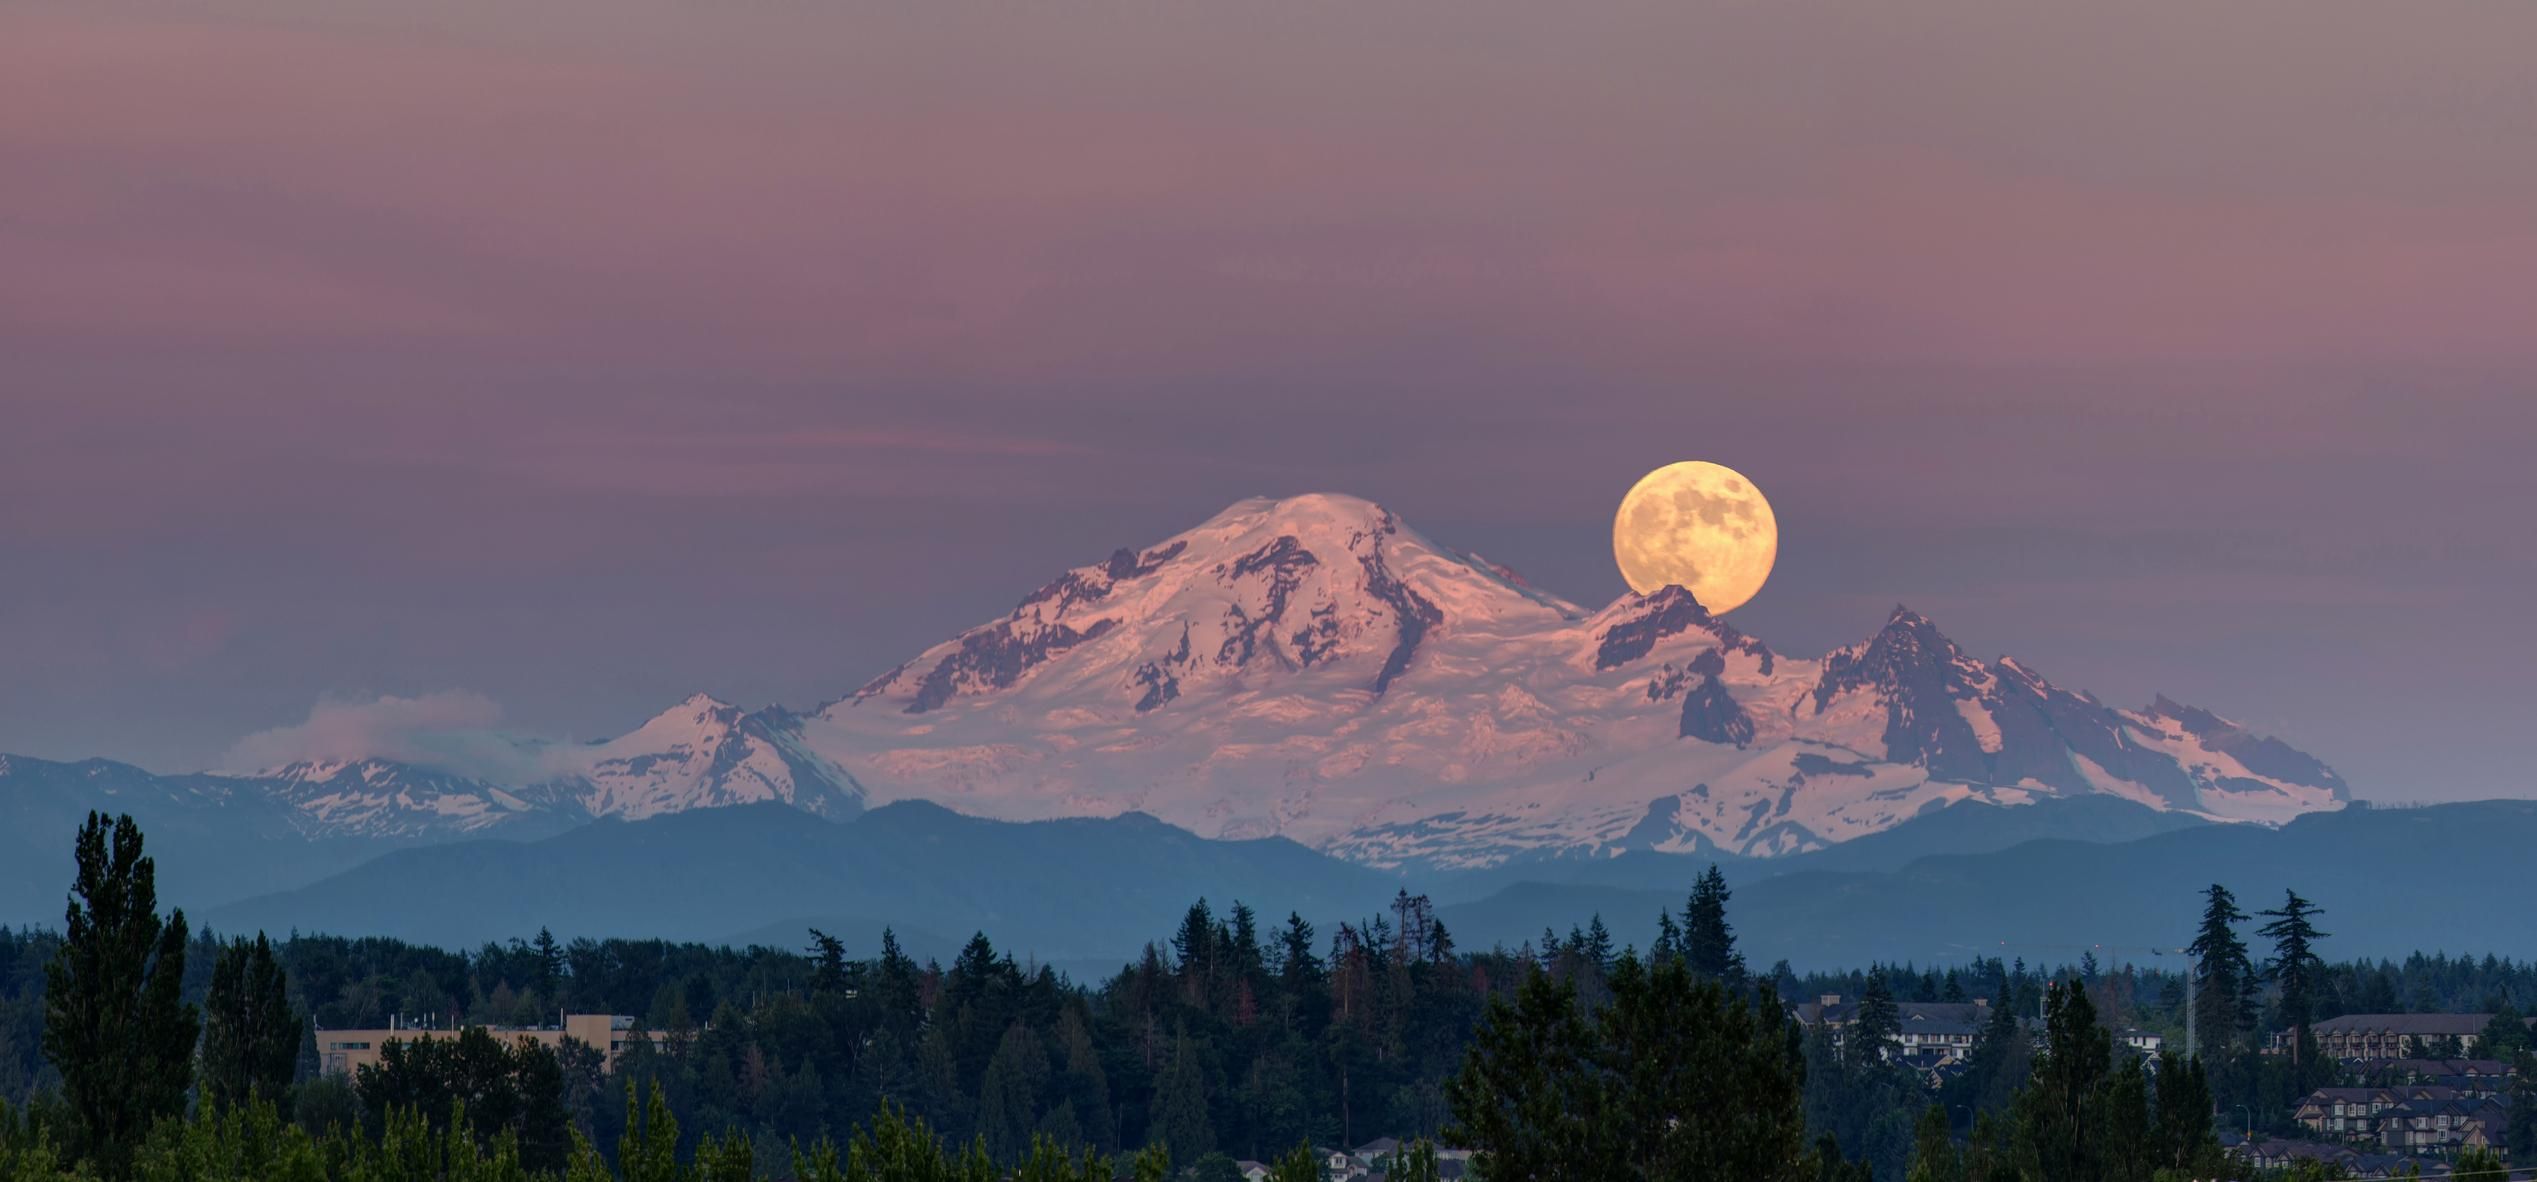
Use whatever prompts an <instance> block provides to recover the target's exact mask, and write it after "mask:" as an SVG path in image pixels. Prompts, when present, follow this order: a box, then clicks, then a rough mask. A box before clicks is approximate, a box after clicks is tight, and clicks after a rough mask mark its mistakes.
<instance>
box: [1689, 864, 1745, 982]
mask: <svg viewBox="0 0 2537 1182" xmlns="http://www.w3.org/2000/svg"><path fill="white" fill-rule="evenodd" d="M1731 897H1733V893H1732V892H1730V891H1728V890H1727V879H1726V875H1724V874H1721V873H1719V871H1718V866H1717V864H1716V863H1714V862H1712V863H1710V865H1709V869H1708V870H1707V871H1705V872H1703V873H1702V874H1701V876H1700V880H1699V881H1698V882H1696V883H1693V884H1692V888H1691V901H1690V903H1689V904H1688V905H1687V906H1685V907H1684V908H1683V935H1682V941H1683V945H1682V946H1683V954H1684V956H1685V958H1686V959H1688V960H1689V961H1690V962H1691V971H1692V972H1694V973H1698V974H1700V975H1701V976H1704V977H1708V978H1710V979H1711V980H1718V981H1727V980H1735V979H1739V978H1741V977H1743V976H1744V954H1743V953H1740V952H1737V951H1736V950H1735V928H1734V927H1732V926H1731V925H1729V924H1728V923H1727V900H1728V899H1729V898H1731Z"/></svg>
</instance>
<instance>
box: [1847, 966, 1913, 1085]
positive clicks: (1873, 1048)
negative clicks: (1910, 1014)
mask: <svg viewBox="0 0 2537 1182" xmlns="http://www.w3.org/2000/svg"><path fill="white" fill-rule="evenodd" d="M1902 1033H1903V1015H1902V1009H1901V1007H1899V1006H1897V1005H1896V1004H1894V991H1893V990H1892V989H1891V988H1890V987H1888V986H1887V985H1886V983H1885V970H1883V969H1881V968H1880V969H1874V970H1871V971H1870V972H1869V973H1868V981H1867V989H1866V991H1865V992H1863V993H1861V994H1860V995H1859V1009H1858V1013H1857V1014H1856V1015H1854V1016H1853V1017H1852V1018H1851V1019H1850V1023H1849V1025H1848V1026H1847V1027H1846V1028H1844V1029H1843V1030H1842V1032H1841V1034H1842V1043H1841V1053H1842V1057H1843V1058H1844V1059H1845V1060H1847V1061H1848V1063H1849V1065H1850V1067H1851V1069H1852V1070H1853V1071H1856V1070H1860V1069H1863V1068H1867V1067H1874V1066H1877V1065H1879V1064H1882V1063H1884V1062H1885V1061H1886V1060H1887V1059H1888V1058H1890V1057H1891V1056H1892V1055H1893V1053H1894V1052H1895V1051H1896V1050H1897V1049H1899V1040H1900V1039H1901V1037H1902Z"/></svg>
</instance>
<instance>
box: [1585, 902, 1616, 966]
mask: <svg viewBox="0 0 2537 1182" xmlns="http://www.w3.org/2000/svg"><path fill="white" fill-rule="evenodd" d="M1577 945H1578V953H1579V954H1580V955H1581V956H1583V957H1584V958H1585V962H1586V963H1587V964H1588V965H1590V966H1592V967H1593V968H1594V971H1595V972H1596V973H1597V974H1606V973H1610V972H1611V971H1612V929H1610V928H1607V927H1605V926H1603V915H1602V913H1601V912H1597V913H1596V914H1595V917H1594V922H1592V923H1590V924H1587V925H1586V932H1585V936H1584V938H1583V939H1581V940H1579V941H1577Z"/></svg>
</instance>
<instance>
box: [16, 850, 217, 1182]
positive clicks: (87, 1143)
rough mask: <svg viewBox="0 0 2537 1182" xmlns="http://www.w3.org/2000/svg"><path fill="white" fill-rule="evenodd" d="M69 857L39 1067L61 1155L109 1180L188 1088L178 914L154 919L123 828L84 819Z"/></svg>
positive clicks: (189, 1034)
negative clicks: (56, 1082)
mask: <svg viewBox="0 0 2537 1182" xmlns="http://www.w3.org/2000/svg"><path fill="white" fill-rule="evenodd" d="M74 849H75V852H76V853H75V856H76V861H77V863H78V876H77V878H75V879H74V880H73V881H72V884H71V899H70V902H69V905H68V907H67V909H66V910H65V912H64V924H63V930H62V943H61V948H60V950H59V951H57V952H56V953H55V954H54V956H53V960H52V962H51V963H49V964H47V965H45V966H44V983H45V990H44V1037H43V1046H44V1056H45V1058H46V1059H48V1060H50V1061H51V1062H52V1064H53V1066H54V1068H55V1069H57V1070H59V1071H60V1072H61V1075H62V1102H63V1106H64V1114H63V1115H64V1117H65V1120H64V1129H63V1131H64V1133H65V1134H66V1137H67V1140H68V1142H69V1144H68V1146H67V1148H68V1149H69V1150H70V1151H71V1152H72V1153H73V1154H74V1155H76V1156H78V1157H80V1158H83V1159H85V1160H88V1161H90V1162H92V1163H94V1164H96V1166H97V1167H98V1170H99V1172H100V1173H103V1174H105V1175H107V1176H108V1177H120V1176H121V1175H122V1174H123V1173H124V1172H125V1171H126V1170H127V1169H128V1168H129V1165H130V1162H131V1156H132V1151H133V1149H134V1148H135V1147H136V1146H138V1145H139V1144H140V1143H141V1138H142V1135H143V1134H145V1133H147V1132H148V1131H149V1128H150V1125H151V1123H152V1122H154V1121H157V1120H159V1119H161V1118H164V1117H169V1116H175V1115H177V1114H180V1113H182V1112H183V1111H184V1110H185V1092H186V1089H187V1088H188V1087H189V1086H190V1085H191V1084H192V1082H193V1077H194V1070H193V1069H194V1037H195V1033H196V1030H197V1029H198V1018H197V1015H196V1013H195V1010H194V1007H193V1006H192V1005H189V1004H187V1003H186V1002H185V1000H184V998H183V996H182V993H181V990H182V989H183V983H184V979H185V912H184V911H183V910H181V909H180V910H177V911H175V912H173V913H172V914H170V915H169V916H168V918H167V919H165V920H161V919H160V918H159V914H158V868H157V864H156V863H155V862H153V861H152V860H151V859H150V858H148V857H147V856H145V855H143V853H142V852H141V828H140V826H138V825H135V824H133V822H132V818H131V817H129V816H121V817H117V818H115V819H114V820H113V821H112V822H111V823H109V822H108V821H107V820H106V817H105V815H104V814H102V813H95V812H91V813H89V814H88V820H87V822H86V823H84V824H82V825H81V826H80V829H79V837H78V839H77V842H76V844H75V846H74Z"/></svg>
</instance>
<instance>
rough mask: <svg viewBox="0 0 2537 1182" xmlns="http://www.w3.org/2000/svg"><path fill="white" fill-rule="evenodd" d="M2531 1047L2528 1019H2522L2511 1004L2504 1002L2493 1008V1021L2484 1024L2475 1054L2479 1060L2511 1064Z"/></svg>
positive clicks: (2476, 1042) (2477, 1039) (2477, 1040)
mask: <svg viewBox="0 0 2537 1182" xmlns="http://www.w3.org/2000/svg"><path fill="white" fill-rule="evenodd" d="M2529 1046H2530V1043H2529V1034H2528V1019H2526V1018H2524V1017H2521V1016H2520V1012H2519V1011H2518V1010H2516V1009H2514V1008H2512V1006H2511V1003H2510V1002H2508V1001H2504V1002H2502V1003H2501V1004H2500V1005H2497V1006H2494V1007H2493V1019H2492V1020H2491V1021H2489V1022H2486V1023H2485V1024H2484V1033H2483V1034H2482V1035H2479V1036H2478V1037H2477V1038H2476V1040H2475V1054H2476V1057H2477V1058H2479V1059H2498V1060H2500V1061H2501V1062H2504V1063H2510V1062H2514V1061H2516V1060H2517V1059H2518V1058H2519V1055H2520V1052H2522V1051H2525V1050H2528V1049H2529Z"/></svg>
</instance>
